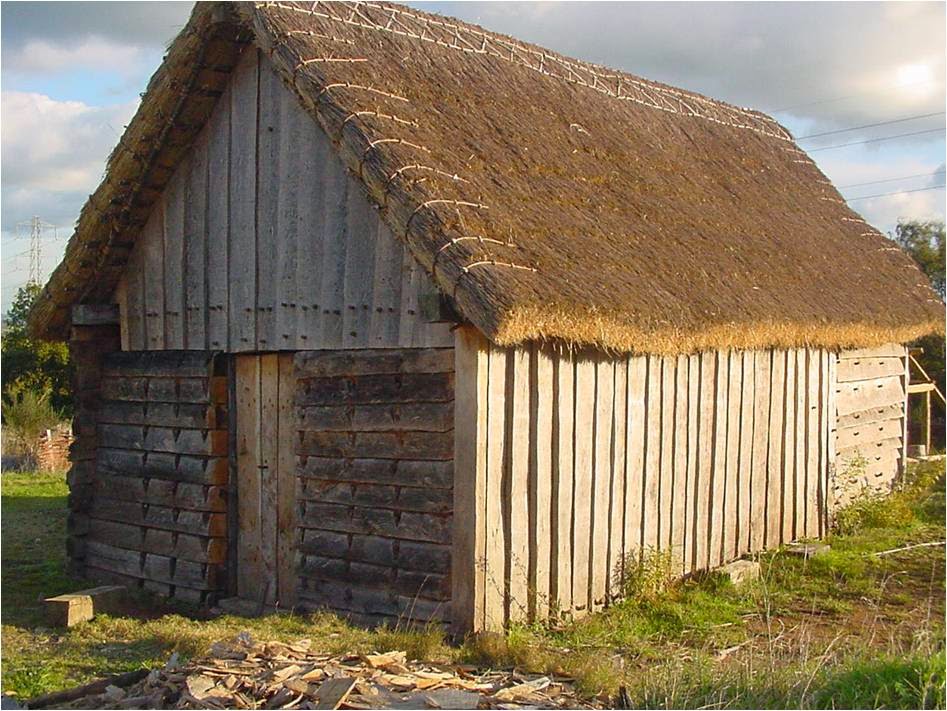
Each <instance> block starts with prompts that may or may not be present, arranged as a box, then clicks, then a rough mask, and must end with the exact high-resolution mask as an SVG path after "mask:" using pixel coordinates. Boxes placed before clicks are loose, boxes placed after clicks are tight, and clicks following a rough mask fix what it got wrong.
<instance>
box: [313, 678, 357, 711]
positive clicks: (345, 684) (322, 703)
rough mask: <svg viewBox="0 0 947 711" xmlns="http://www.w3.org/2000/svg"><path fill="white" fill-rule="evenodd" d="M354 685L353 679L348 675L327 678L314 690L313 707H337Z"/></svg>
mask: <svg viewBox="0 0 947 711" xmlns="http://www.w3.org/2000/svg"><path fill="white" fill-rule="evenodd" d="M354 686H355V679H353V678H352V677H348V676H343V677H338V678H335V679H327V680H326V681H324V682H322V686H320V687H319V690H318V691H317V692H316V696H315V702H316V703H315V708H317V709H337V708H339V706H341V705H342V702H343V701H345V699H346V698H347V697H348V695H349V694H350V693H351V691H352V687H354Z"/></svg>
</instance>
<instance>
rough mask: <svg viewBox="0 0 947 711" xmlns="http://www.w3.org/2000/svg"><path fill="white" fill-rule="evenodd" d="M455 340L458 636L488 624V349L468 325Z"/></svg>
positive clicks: (454, 593)
mask: <svg viewBox="0 0 947 711" xmlns="http://www.w3.org/2000/svg"><path fill="white" fill-rule="evenodd" d="M455 344H456V345H455V346H454V373H455V385H454V518H453V524H452V529H451V530H452V531H453V533H452V535H451V544H452V553H451V622H452V625H453V629H454V632H455V633H456V634H466V633H467V632H479V631H480V630H481V629H483V626H484V617H483V613H484V607H483V606H484V570H483V565H482V562H483V561H484V560H485V559H486V545H487V540H486V526H485V523H486V520H485V513H486V506H487V499H486V496H487V486H486V485H487V446H488V436H489V432H488V421H487V396H488V394H487V386H488V378H487V375H488V373H487V368H488V361H489V351H488V346H487V342H486V340H485V339H484V338H483V336H481V335H480V332H479V331H477V330H476V329H474V328H472V327H469V326H468V327H462V328H458V329H457V330H456V331H455Z"/></svg>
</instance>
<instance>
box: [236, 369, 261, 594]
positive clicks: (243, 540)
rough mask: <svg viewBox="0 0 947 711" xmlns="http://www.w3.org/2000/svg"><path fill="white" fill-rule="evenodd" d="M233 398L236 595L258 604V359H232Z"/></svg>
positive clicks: (259, 502) (259, 555)
mask: <svg viewBox="0 0 947 711" xmlns="http://www.w3.org/2000/svg"><path fill="white" fill-rule="evenodd" d="M236 376H237V384H236V395H237V403H236V404H237V408H236V409H237V443H236V451H237V526H238V533H237V561H236V562H237V595H239V596H240V597H244V598H247V599H250V600H259V599H260V596H261V595H262V594H263V592H264V591H263V590H262V589H261V581H262V580H263V569H264V568H263V551H262V549H261V546H262V540H261V538H260V530H261V529H260V526H261V523H262V522H261V510H260V507H261V504H262V502H261V499H260V495H261V488H260V486H261V480H260V473H261V469H260V463H261V461H260V456H261V452H260V358H259V356H256V355H244V356H237V358H236Z"/></svg>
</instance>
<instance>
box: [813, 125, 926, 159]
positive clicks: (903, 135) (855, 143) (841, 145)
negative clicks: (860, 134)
mask: <svg viewBox="0 0 947 711" xmlns="http://www.w3.org/2000/svg"><path fill="white" fill-rule="evenodd" d="M943 131H944V129H943V128H931V129H928V130H926V131H914V132H912V133H898V134H896V135H894V136H882V137H881V138H869V139H867V140H865V141H852V142H851V143H839V144H838V145H837V146H822V148H810V149H809V153H815V152H816V151H828V150H831V149H833V148H845V147H847V146H860V145H862V144H863V143H878V142H879V141H892V140H894V139H895V138H906V137H907V136H920V135H922V134H925V133H942V132H943Z"/></svg>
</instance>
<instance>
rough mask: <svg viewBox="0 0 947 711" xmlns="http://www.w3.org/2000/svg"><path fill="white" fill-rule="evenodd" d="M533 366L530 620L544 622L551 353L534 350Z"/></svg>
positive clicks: (548, 571)
mask: <svg viewBox="0 0 947 711" xmlns="http://www.w3.org/2000/svg"><path fill="white" fill-rule="evenodd" d="M531 355H532V363H531V366H530V375H531V379H530V402H531V410H532V411H531V413H530V427H531V432H530V464H529V492H530V507H529V508H530V511H529V515H530V527H529V529H530V551H529V559H530V566H529V572H530V575H529V589H530V599H531V605H530V619H533V620H544V619H546V618H547V617H548V616H549V612H550V604H549V602H550V597H549V593H550V586H551V585H550V577H551V575H552V573H553V567H552V565H551V563H552V551H551V540H552V531H551V528H552V523H553V519H552V516H553V506H552V482H553V478H554V477H553V463H552V452H553V447H554V446H555V445H554V442H553V416H552V411H553V407H554V404H555V403H554V401H553V398H554V393H555V389H554V385H553V377H554V369H553V359H552V354H551V352H550V351H548V350H546V349H545V348H540V347H534V348H533V350H532V354H531Z"/></svg>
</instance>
